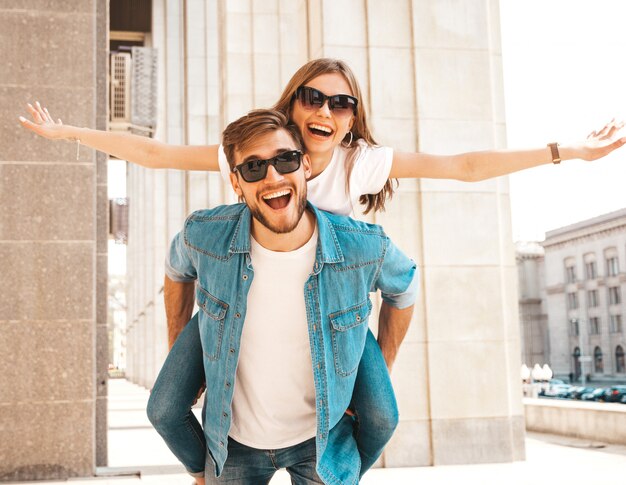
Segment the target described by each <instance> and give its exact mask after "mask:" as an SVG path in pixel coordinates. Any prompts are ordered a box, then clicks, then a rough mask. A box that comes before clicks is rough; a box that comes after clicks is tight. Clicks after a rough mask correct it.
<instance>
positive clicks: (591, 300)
mask: <svg viewBox="0 0 626 485" xmlns="http://www.w3.org/2000/svg"><path fill="white" fill-rule="evenodd" d="M587 306H588V307H589V308H593V307H597V306H598V290H589V291H588V292H587Z"/></svg>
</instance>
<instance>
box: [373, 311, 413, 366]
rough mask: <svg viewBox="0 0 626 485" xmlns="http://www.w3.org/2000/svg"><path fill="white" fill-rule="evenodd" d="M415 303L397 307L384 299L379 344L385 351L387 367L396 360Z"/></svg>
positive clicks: (379, 327) (380, 317)
mask: <svg viewBox="0 0 626 485" xmlns="http://www.w3.org/2000/svg"><path fill="white" fill-rule="evenodd" d="M413 308H414V305H411V306H409V307H406V308H402V309H399V308H395V307H393V306H391V305H390V304H388V303H387V302H385V301H383V303H382V305H381V307H380V314H379V316H378V345H380V349H381V350H382V352H383V357H384V359H385V362H386V363H387V368H388V369H389V372H391V367H392V366H393V363H394V361H395V360H396V355H397V354H398V349H399V348H400V344H401V343H402V341H403V340H404V337H405V335H406V333H407V331H408V329H409V324H410V323H411V316H412V315H413Z"/></svg>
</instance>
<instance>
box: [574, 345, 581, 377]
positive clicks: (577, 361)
mask: <svg viewBox="0 0 626 485" xmlns="http://www.w3.org/2000/svg"><path fill="white" fill-rule="evenodd" d="M572 357H573V358H574V376H575V377H576V379H578V378H579V377H580V375H581V374H582V372H581V370H582V366H581V363H580V349H579V348H578V347H576V348H575V349H574V352H573V353H572Z"/></svg>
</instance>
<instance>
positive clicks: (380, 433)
mask: <svg viewBox="0 0 626 485" xmlns="http://www.w3.org/2000/svg"><path fill="white" fill-rule="evenodd" d="M203 382H204V366H203V353H202V347H201V344H200V335H199V333H198V315H197V314H196V315H194V316H193V317H192V319H191V320H190V321H189V323H188V324H187V325H186V326H185V328H184V329H183V331H182V332H181V333H180V335H179V336H178V338H177V339H176V342H175V343H174V346H173V347H172V350H171V351H170V352H169V354H168V356H167V358H166V359H165V362H164V364H163V367H162V368H161V372H160V373H159V376H158V377H157V380H156V382H155V383H154V387H153V388H152V392H151V394H150V400H149V401H148V409H147V412H148V418H149V419H150V422H151V423H152V425H153V426H154V427H155V429H156V430H157V432H158V433H159V434H160V435H161V437H162V438H163V439H164V440H165V443H166V444H167V446H168V447H169V448H170V450H171V451H172V452H173V453H174V455H175V456H176V458H178V460H180V462H181V463H182V464H183V465H184V466H185V468H186V469H187V471H188V472H189V473H190V474H191V475H194V476H202V475H204V469H205V462H206V463H208V464H209V465H210V466H208V469H210V470H212V469H213V461H212V459H211V458H210V457H208V456H207V448H206V442H205V439H204V434H203V432H202V426H201V425H200V423H199V422H198V420H197V419H196V418H195V416H194V415H193V413H192V412H191V406H192V405H193V401H194V399H195V398H196V395H197V394H198V391H199V389H200V388H201V386H202V384H203ZM207 392H211V383H210V382H209V383H207ZM351 408H352V410H353V411H354V413H355V415H356V420H355V433H354V436H355V439H356V443H357V448H358V450H359V455H360V458H361V476H362V475H363V474H364V473H365V472H366V471H367V470H368V469H369V468H370V467H371V466H372V465H373V464H374V462H375V461H376V460H377V459H378V457H379V456H380V454H381V453H382V451H383V448H384V447H385V445H386V444H387V442H388V441H389V439H390V438H391V436H392V434H393V432H394V430H395V429H396V426H397V425H398V407H397V404H396V399H395V395H394V392H393V387H392V386H391V380H390V379H389V373H388V372H387V366H386V365H385V361H384V359H383V356H382V353H381V351H380V347H379V346H378V343H377V342H376V339H375V338H374V335H372V333H371V332H369V331H368V334H367V340H366V343H365V349H364V351H363V356H362V357H361V361H360V363H359V369H358V374H357V379H356V384H355V387H354V391H353V394H352V405H351ZM228 452H229V458H228V460H230V456H231V449H230V446H229V448H228ZM209 475H211V476H212V475H213V474H212V473H209V474H207V480H208V476H209ZM216 483H221V482H216ZM259 483H260V482H259ZM302 483H307V482H302ZM313 483H316V482H313Z"/></svg>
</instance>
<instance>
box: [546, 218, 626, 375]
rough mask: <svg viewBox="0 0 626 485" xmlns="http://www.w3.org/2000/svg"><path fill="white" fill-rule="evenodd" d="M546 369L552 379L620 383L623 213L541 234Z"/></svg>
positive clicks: (624, 370)
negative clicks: (547, 340)
mask: <svg viewBox="0 0 626 485" xmlns="http://www.w3.org/2000/svg"><path fill="white" fill-rule="evenodd" d="M542 246H543V247H544V249H545V270H544V271H545V292H546V308H547V312H548V321H549V327H550V332H549V333H550V344H549V346H550V347H549V348H550V365H551V367H552V370H553V371H554V373H555V375H556V376H561V377H569V376H570V374H571V375H572V376H573V377H574V378H575V379H578V378H579V377H580V376H581V374H582V373H583V372H584V373H585V375H586V376H588V379H590V380H591V381H592V382H593V381H601V380H602V381H604V380H620V381H624V380H625V379H626V367H625V362H624V352H625V351H626V334H625V333H624V316H625V315H626V302H625V301H624V298H625V297H626V209H622V210H619V211H615V212H611V213H609V214H605V215H602V216H599V217H594V218H593V219H588V220H586V221H582V222H579V223H577V224H572V225H570V226H566V227H563V228H560V229H556V230H554V231H550V232H548V233H547V234H546V240H545V241H544V242H543V243H542Z"/></svg>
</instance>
